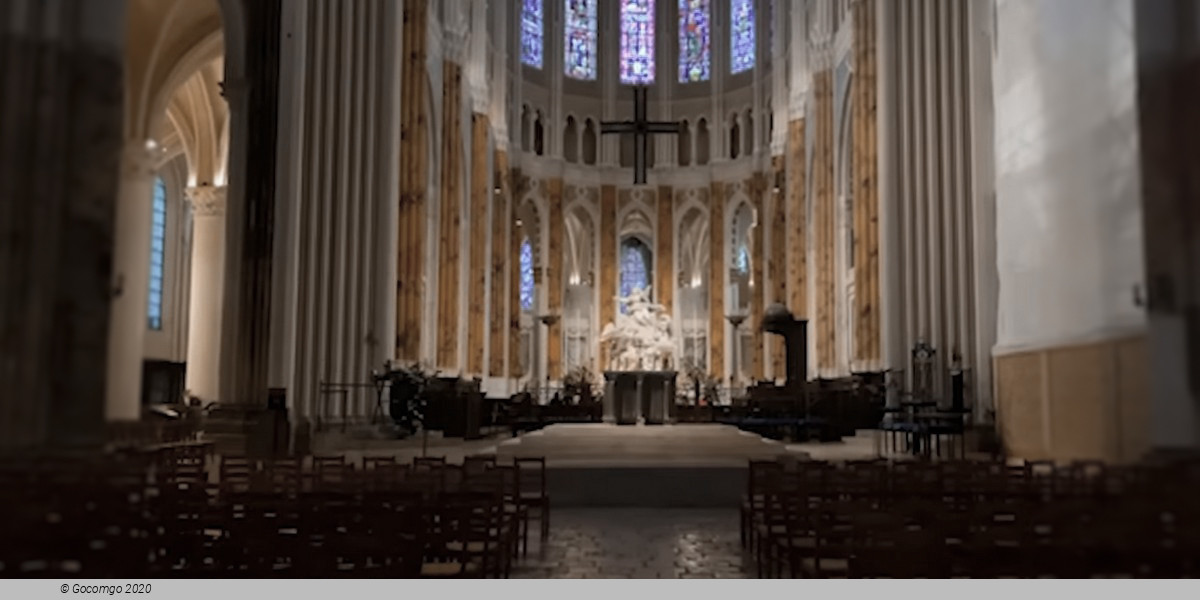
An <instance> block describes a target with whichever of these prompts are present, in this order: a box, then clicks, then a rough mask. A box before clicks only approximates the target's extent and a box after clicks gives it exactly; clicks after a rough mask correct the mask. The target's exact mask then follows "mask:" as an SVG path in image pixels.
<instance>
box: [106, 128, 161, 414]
mask: <svg viewBox="0 0 1200 600" xmlns="http://www.w3.org/2000/svg"><path fill="white" fill-rule="evenodd" d="M157 154H158V152H157V147H156V146H155V145H154V144H153V143H152V142H149V141H146V140H136V141H127V142H126V143H125V148H124V150H123V152H122V154H121V180H120V183H119V185H118V188H117V214H116V226H115V228H114V235H113V246H114V247H113V299H112V311H111V312H110V314H109V326H108V363H107V371H108V379H107V381H106V382H105V394H104V399H105V400H104V408H105V410H104V415H105V418H107V419H108V420H110V421H113V420H132V419H137V418H139V416H140V415H141V408H140V407H141V397H142V360H143V356H142V350H143V347H144V341H145V334H146V327H147V325H148V323H147V320H146V302H147V294H148V287H147V286H148V283H149V279H150V219H151V214H150V213H151V194H152V191H153V183H154V160H155V157H156V155H157Z"/></svg>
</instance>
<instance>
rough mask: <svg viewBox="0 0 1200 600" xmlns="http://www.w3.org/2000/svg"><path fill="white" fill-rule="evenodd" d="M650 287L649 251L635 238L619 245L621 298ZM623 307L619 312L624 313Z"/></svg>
mask: <svg viewBox="0 0 1200 600" xmlns="http://www.w3.org/2000/svg"><path fill="white" fill-rule="evenodd" d="M649 285H650V249H649V248H647V247H646V245H645V244H643V243H642V241H641V240H639V239H637V238H630V239H628V240H625V241H624V242H622V243H621V290H620V291H621V296H622V297H625V296H628V295H629V294H630V293H632V292H633V291H634V290H644V289H646V288H647V287H649ZM624 311H625V309H624V307H622V308H621V312H624Z"/></svg>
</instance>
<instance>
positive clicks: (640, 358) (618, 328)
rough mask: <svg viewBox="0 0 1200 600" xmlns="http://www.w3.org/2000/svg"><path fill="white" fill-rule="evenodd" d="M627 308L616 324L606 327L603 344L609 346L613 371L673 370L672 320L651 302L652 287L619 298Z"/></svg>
mask: <svg viewBox="0 0 1200 600" xmlns="http://www.w3.org/2000/svg"><path fill="white" fill-rule="evenodd" d="M617 302H619V303H620V304H621V306H623V307H624V308H625V310H624V311H622V312H620V313H618V314H617V318H616V322H615V323H609V324H607V325H605V326H604V331H603V332H602V333H601V334H600V342H601V343H602V344H607V347H608V350H609V352H608V357H609V358H608V370H610V371H665V370H670V369H673V368H674V354H675V341H674V340H673V339H672V338H671V317H670V316H668V315H667V311H666V309H665V308H664V307H663V305H661V304H655V303H654V302H651V301H650V288H645V289H635V290H633V291H632V292H630V293H629V295H628V296H626V297H624V298H622V297H619V296H618V297H617Z"/></svg>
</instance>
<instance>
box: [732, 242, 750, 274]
mask: <svg viewBox="0 0 1200 600" xmlns="http://www.w3.org/2000/svg"><path fill="white" fill-rule="evenodd" d="M733 268H735V269H737V271H738V272H739V273H742V274H747V273H749V272H750V250H749V249H747V248H746V245H745V244H742V245H741V246H738V250H737V256H735V257H734V262H733Z"/></svg>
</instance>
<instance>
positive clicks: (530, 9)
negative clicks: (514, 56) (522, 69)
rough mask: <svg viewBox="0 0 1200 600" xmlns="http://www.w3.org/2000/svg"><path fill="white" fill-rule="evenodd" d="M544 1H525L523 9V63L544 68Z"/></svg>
mask: <svg viewBox="0 0 1200 600" xmlns="http://www.w3.org/2000/svg"><path fill="white" fill-rule="evenodd" d="M542 46H543V45H542V0H523V4H522V7H521V62H523V63H525V64H527V65H529V66H531V67H535V68H538V69H540V68H542Z"/></svg>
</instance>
